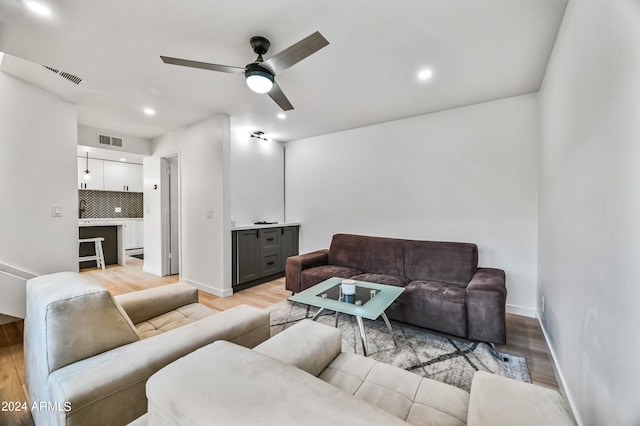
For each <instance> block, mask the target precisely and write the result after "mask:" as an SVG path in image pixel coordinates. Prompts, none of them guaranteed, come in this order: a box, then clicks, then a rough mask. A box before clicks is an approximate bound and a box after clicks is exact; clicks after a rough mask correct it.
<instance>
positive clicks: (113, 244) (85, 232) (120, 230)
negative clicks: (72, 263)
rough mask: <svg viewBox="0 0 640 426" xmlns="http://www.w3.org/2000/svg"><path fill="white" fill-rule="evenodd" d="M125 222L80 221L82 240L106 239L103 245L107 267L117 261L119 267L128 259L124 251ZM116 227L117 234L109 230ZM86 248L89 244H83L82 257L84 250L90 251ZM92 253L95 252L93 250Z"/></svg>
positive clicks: (117, 220)
mask: <svg viewBox="0 0 640 426" xmlns="http://www.w3.org/2000/svg"><path fill="white" fill-rule="evenodd" d="M127 220H136V219H127ZM124 222H125V221H124V220H120V219H78V227H79V228H80V231H79V236H80V238H81V239H82V238H91V237H103V238H104V239H105V240H104V242H103V243H102V247H103V250H104V256H105V261H106V262H105V263H106V264H107V265H110V264H111V265H112V264H114V263H116V259H117V264H118V265H124V264H125V259H126V256H125V249H124V226H125V223H124ZM114 227H115V228H116V231H115V232H114V231H113V230H111V231H109V230H108V228H114ZM114 240H115V241H114ZM85 246H89V244H82V247H80V250H81V255H82V250H88V249H87V248H86V247H85ZM91 252H93V249H92V248H91ZM114 252H115V253H114ZM86 254H90V253H86ZM86 254H85V255H86Z"/></svg>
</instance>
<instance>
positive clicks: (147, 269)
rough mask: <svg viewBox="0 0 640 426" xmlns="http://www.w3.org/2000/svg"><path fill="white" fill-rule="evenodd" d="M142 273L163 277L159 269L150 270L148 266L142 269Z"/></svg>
mask: <svg viewBox="0 0 640 426" xmlns="http://www.w3.org/2000/svg"><path fill="white" fill-rule="evenodd" d="M142 271H143V272H148V273H150V274H153V275H157V276H159V277H161V276H162V272H161V271H160V270H159V269H155V268H149V267H147V266H143V267H142Z"/></svg>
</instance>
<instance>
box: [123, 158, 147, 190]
mask: <svg viewBox="0 0 640 426" xmlns="http://www.w3.org/2000/svg"><path fill="white" fill-rule="evenodd" d="M142 180H143V178H142V164H133V163H127V191H130V192H142Z"/></svg>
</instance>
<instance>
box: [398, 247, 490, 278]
mask: <svg viewBox="0 0 640 426" xmlns="http://www.w3.org/2000/svg"><path fill="white" fill-rule="evenodd" d="M405 244H406V245H405V250H404V270H405V276H406V277H407V278H409V280H411V281H418V280H421V281H437V282H442V283H448V284H455V285H458V286H461V287H465V286H466V285H467V283H468V282H469V280H470V279H471V276H472V275H473V273H474V272H475V271H476V269H477V268H478V247H477V246H476V245H475V244H469V243H448V242H440V241H406V243H405Z"/></svg>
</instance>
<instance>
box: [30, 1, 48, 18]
mask: <svg viewBox="0 0 640 426" xmlns="http://www.w3.org/2000/svg"><path fill="white" fill-rule="evenodd" d="M25 4H26V5H27V7H28V8H29V10H31V11H32V12H35V13H37V14H38V15H41V16H51V9H49V6H47V5H45V4H42V3H40V2H37V1H26V2H25Z"/></svg>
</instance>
